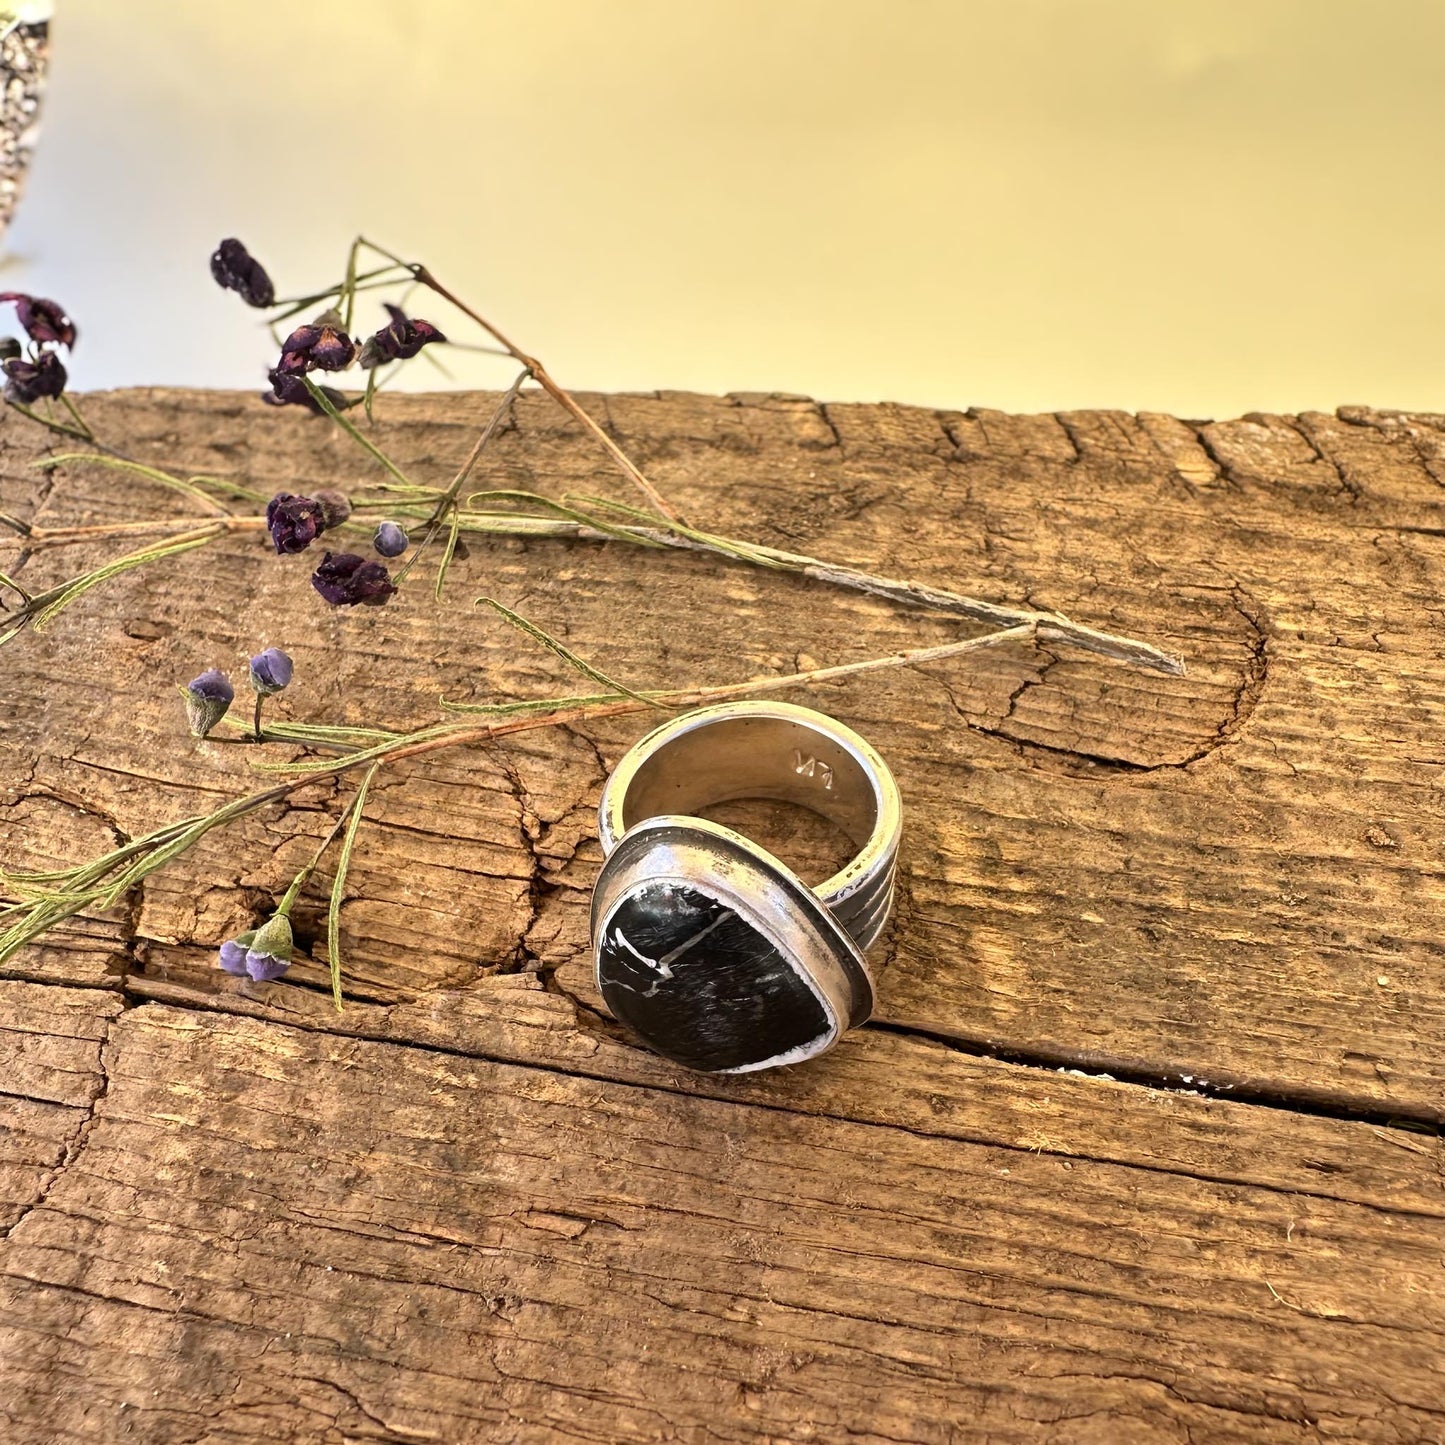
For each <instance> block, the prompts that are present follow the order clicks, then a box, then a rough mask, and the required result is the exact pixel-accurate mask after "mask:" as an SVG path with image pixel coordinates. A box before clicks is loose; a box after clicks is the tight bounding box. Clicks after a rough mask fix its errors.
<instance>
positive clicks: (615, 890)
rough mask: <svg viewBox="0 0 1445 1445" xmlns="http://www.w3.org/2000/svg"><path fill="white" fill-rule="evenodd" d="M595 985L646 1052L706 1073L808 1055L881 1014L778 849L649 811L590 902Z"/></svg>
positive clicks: (863, 977) (838, 937)
mask: <svg viewBox="0 0 1445 1445" xmlns="http://www.w3.org/2000/svg"><path fill="white" fill-rule="evenodd" d="M592 949H593V962H594V968H595V971H596V978H597V986H598V989H599V991H600V992H601V994H602V998H603V1000H604V1002H605V1003H606V1004H607V1007H608V1008H609V1009H610V1010H611V1011H612V1013H613V1015H614V1017H616V1018H617V1019H618V1020H619V1021H620V1022H622V1023H623V1024H624V1025H625V1026H626V1027H628V1028H629V1029H630V1030H631V1031H632V1032H633V1033H634V1034H636V1035H637V1036H638V1037H639V1038H640V1039H641V1040H642V1041H643V1042H644V1043H645V1044H647V1045H648V1047H649V1048H652V1049H653V1050H655V1051H656V1052H657V1053H659V1054H662V1055H663V1056H664V1057H666V1058H669V1059H672V1060H673V1061H674V1062H676V1063H680V1064H683V1065H685V1066H686V1067H688V1068H692V1069H697V1070H699V1071H702V1072H706V1073H749V1072H752V1071H753V1070H756V1069H766V1068H773V1067H776V1066H778V1065H780V1064H791V1063H800V1062H802V1061H803V1060H804V1059H811V1058H815V1057H817V1056H818V1055H819V1054H822V1053H826V1052H827V1051H828V1050H829V1049H830V1048H832V1047H833V1046H834V1045H835V1044H836V1043H837V1042H838V1040H839V1039H840V1038H841V1037H842V1036H843V1034H844V1033H845V1032H846V1031H847V1030H848V1029H850V1028H853V1027H856V1026H857V1025H858V1024H860V1023H863V1022H864V1021H865V1020H866V1019H867V1018H868V1016H869V1015H870V1014H871V1012H872V1009H873V980H872V977H871V975H870V974H869V971H868V965H867V964H866V962H865V961H864V958H863V955H862V953H861V952H860V951H859V949H858V946H857V945H856V944H855V943H854V942H853V940H852V938H851V937H849V935H848V934H847V933H846V932H845V931H844V929H843V927H842V926H841V925H840V924H839V923H838V922H837V921H836V920H835V919H834V917H833V915H832V914H831V913H830V912H829V911H828V909H827V907H826V906H825V905H824V904H823V903H822V901H821V900H820V899H819V898H818V897H817V896H816V894H814V893H813V891H812V890H811V889H809V888H808V887H807V885H806V884H804V883H803V882H802V880H801V879H799V878H798V877H797V875H796V874H794V873H793V872H792V870H791V869H789V868H788V867H787V866H786V865H785V864H783V863H782V862H780V861H779V860H778V859H777V858H775V857H774V856H773V855H772V854H771V853H769V852H767V851H766V850H765V849H763V848H760V847H759V846H758V845H757V844H755V843H753V842H751V841H750V840H748V839H747V838H744V837H742V836H741V835H740V834H738V833H735V832H733V831H732V830H731V829H730V828H725V827H723V826H722V825H721V824H718V823H713V822H711V821H709V820H707V819H703V818H695V817H687V816H681V815H663V816H659V817H653V818H647V819H644V820H643V821H641V822H639V823H638V824H636V826H635V827H633V828H632V829H630V830H629V831H628V832H627V834H626V835H625V836H624V837H623V838H622V839H621V841H620V842H619V843H618V844H617V846H616V847H615V848H614V849H613V851H612V852H611V854H610V855H609V856H608V858H607V861H606V862H605V863H604V864H603V867H602V871H601V873H600V875H599V877H598V880H597V886H596V889H595V891H594V893H593V898H592Z"/></svg>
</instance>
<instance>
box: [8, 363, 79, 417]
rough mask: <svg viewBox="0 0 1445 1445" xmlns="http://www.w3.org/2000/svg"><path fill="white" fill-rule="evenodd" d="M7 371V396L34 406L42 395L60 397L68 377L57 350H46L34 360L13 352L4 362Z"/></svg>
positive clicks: (9, 399) (11, 399) (25, 404)
mask: <svg viewBox="0 0 1445 1445" xmlns="http://www.w3.org/2000/svg"><path fill="white" fill-rule="evenodd" d="M0 370H3V371H4V373H5V400H6V401H18V402H20V403H21V404H22V405H24V406H31V405H33V404H34V403H35V402H37V401H39V400H40V399H41V397H46V396H48V397H52V398H54V397H57V396H59V395H60V393H61V392H62V391H64V390H65V383H66V381H67V380H68V377H67V376H66V374H65V368H64V367H63V366H62V365H61V364H60V358H59V357H58V356H57V355H56V354H55V353H54V352H53V351H42V352H41V353H40V355H39V356H37V357H36V358H35V360H34V361H28V360H26V358H25V357H23V356H12V357H10V358H9V359H8V360H7V361H4V362H0Z"/></svg>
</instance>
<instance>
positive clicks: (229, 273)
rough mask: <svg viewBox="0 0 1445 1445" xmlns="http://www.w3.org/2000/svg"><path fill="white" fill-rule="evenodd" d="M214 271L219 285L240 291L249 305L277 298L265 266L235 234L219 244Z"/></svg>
mask: <svg viewBox="0 0 1445 1445" xmlns="http://www.w3.org/2000/svg"><path fill="white" fill-rule="evenodd" d="M211 275H212V276H214V277H215V279H216V284H217V285H218V286H221V287H223V288H224V289H225V290H227V291H239V292H240V294H241V299H242V300H243V301H244V302H245V303H246V305H248V306H269V305H270V304H271V303H272V302H273V301H275V299H276V288H275V287H274V286H273V285H272V284H271V278H270V277H269V276H268V275H267V274H266V270H265V267H263V266H262V265H261V263H260V262H259V261H257V260H256V259H255V258H254V257H253V256H252V255H251V253H250V252H249V251H248V250H247V249H246V248H245V247H244V246H243V245H242V244H241V243H240V242H239V241H238V240H237V239H236V238H235V237H234V236H231V237H229V238H228V239H226V240H224V241H222V242H221V244H220V245H219V246H217V247H216V252H215V255H213V256H212V257H211Z"/></svg>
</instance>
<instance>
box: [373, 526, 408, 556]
mask: <svg viewBox="0 0 1445 1445" xmlns="http://www.w3.org/2000/svg"><path fill="white" fill-rule="evenodd" d="M371 545H372V546H373V547H375V548H376V550H377V551H378V552H380V553H381V555H382V556H383V557H400V556H401V554H402V553H403V552H405V551H406V549H407V547H408V546H410V545H411V544H410V539H409V538H408V537H407V535H406V533H405V532H403V531H402V529H401V528H400V527H398V526H397V525H396V523H395V522H383V523H382V524H381V526H379V527H378V528H377V529H376V536H374V537H373V538H372V539H371Z"/></svg>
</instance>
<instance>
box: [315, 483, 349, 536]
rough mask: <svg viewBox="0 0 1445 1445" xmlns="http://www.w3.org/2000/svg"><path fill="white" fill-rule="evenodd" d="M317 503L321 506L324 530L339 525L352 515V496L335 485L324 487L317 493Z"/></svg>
mask: <svg viewBox="0 0 1445 1445" xmlns="http://www.w3.org/2000/svg"><path fill="white" fill-rule="evenodd" d="M316 503H317V505H318V506H319V507H320V508H321V526H322V530H323V531H327V530H330V528H332V527H339V526H340V525H341V524H342V523H343V522H344V521H345V520H346V519H347V518H348V517H349V516H350V515H351V498H350V497H348V496H347V495H346V494H345V492H338V491H337V490H336V488H335V487H322V489H321V490H320V491H319V492H317V493H316Z"/></svg>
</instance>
